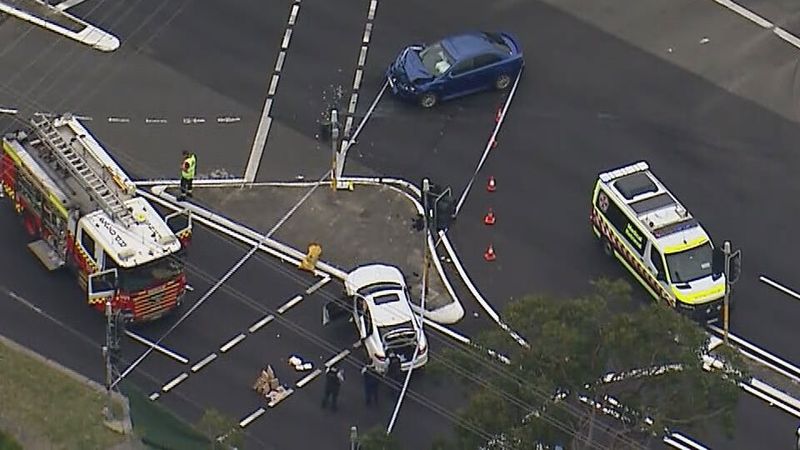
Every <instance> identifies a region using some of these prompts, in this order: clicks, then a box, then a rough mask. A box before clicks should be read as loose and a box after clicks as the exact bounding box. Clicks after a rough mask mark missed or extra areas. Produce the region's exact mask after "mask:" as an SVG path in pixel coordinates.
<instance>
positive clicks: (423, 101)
mask: <svg viewBox="0 0 800 450" xmlns="http://www.w3.org/2000/svg"><path fill="white" fill-rule="evenodd" d="M438 102H439V99H438V98H436V94H434V93H432V92H426V93H424V94H422V95H420V96H419V105H420V106H422V107H423V108H426V109H428V108H433V107H434V106H436V103H438Z"/></svg>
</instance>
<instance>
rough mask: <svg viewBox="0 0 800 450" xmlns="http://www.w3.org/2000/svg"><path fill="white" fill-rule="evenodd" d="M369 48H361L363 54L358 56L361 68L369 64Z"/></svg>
mask: <svg viewBox="0 0 800 450" xmlns="http://www.w3.org/2000/svg"><path fill="white" fill-rule="evenodd" d="M367 48H368V47H367V46H366V45H362V46H361V52H359V54H358V65H359V67H364V64H366V63H367Z"/></svg>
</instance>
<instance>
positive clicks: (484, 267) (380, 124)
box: [357, 2, 800, 448]
mask: <svg viewBox="0 0 800 450" xmlns="http://www.w3.org/2000/svg"><path fill="white" fill-rule="evenodd" d="M552 3H554V4H556V6H557V7H551V6H549V5H546V4H543V3H541V2H527V3H524V4H521V3H513V4H512V3H510V2H509V3H503V4H491V5H490V4H483V3H479V2H475V4H472V3H470V4H465V5H463V6H462V8H459V11H456V12H453V11H452V10H451V9H448V8H447V7H446V6H444V5H440V6H431V5H427V8H429V9H431V10H432V11H428V13H427V14H428V15H429V16H431V17H437V18H439V19H440V20H439V21H437V25H440V26H438V27H437V29H436V30H435V31H434V32H433V33H431V32H430V31H429V30H427V29H426V27H425V25H424V23H425V22H423V23H422V24H420V23H419V22H414V21H412V20H411V19H410V18H408V19H405V20H404V19H402V18H403V17H408V15H410V14H411V13H408V12H407V11H415V12H416V11H418V10H417V9H416V8H414V7H411V8H408V5H403V6H402V7H400V6H399V5H395V7H392V5H390V4H386V5H382V6H383V7H384V9H382V10H381V13H382V14H383V15H382V16H380V17H379V20H378V21H377V22H378V23H377V24H376V29H377V30H378V31H377V35H376V39H375V41H374V44H373V45H372V47H371V55H372V56H373V57H374V58H373V59H372V60H371V62H372V65H371V66H370V71H371V72H372V76H371V77H368V78H367V79H368V80H370V82H371V83H372V88H373V90H374V91H376V90H377V86H378V85H379V83H380V81H379V73H380V69H381V63H382V62H383V64H385V61H389V60H391V56H392V54H393V53H394V52H396V51H397V48H399V42H397V41H393V40H391V38H392V37H393V36H403V38H404V39H405V41H404V42H410V41H413V40H415V39H423V40H425V39H430V38H432V37H436V36H440V35H444V34H447V33H448V32H450V31H451V29H450V28H449V26H450V27H452V28H453V30H455V29H469V28H501V29H509V30H511V31H513V32H514V33H516V34H517V35H518V36H519V37H520V39H521V41H522V42H523V45H524V47H525V50H526V55H527V69H526V72H525V73H524V74H523V78H522V81H521V84H520V87H519V90H518V92H517V94H516V96H515V98H514V100H513V104H512V105H511V109H510V111H509V115H508V117H507V121H506V123H505V124H504V126H503V129H502V131H501V134H500V136H499V145H498V147H497V148H496V149H494V150H492V151H491V153H490V156H489V158H488V160H487V163H486V165H485V166H484V167H482V168H481V171H480V172H479V173H478V174H477V181H476V186H475V189H473V191H472V193H471V194H470V196H469V197H468V201H467V202H466V203H465V207H464V209H463V211H462V213H461V216H460V218H459V221H458V222H457V224H456V226H455V227H454V228H453V229H452V231H451V233H450V235H451V237H452V238H453V239H454V241H455V243H456V247H457V250H458V251H459V254H460V255H461V256H462V258H463V261H464V262H465V264H466V266H467V268H468V270H469V272H470V274H471V275H472V276H473V277H474V279H475V280H476V283H477V285H478V286H480V288H481V289H482V291H483V292H484V293H485V294H486V296H487V298H489V299H491V301H492V302H493V303H494V304H495V305H496V306H498V307H501V306H502V305H503V304H504V303H505V302H506V301H507V300H508V299H509V298H512V297H518V296H521V295H525V294H526V293H529V292H531V291H536V292H540V291H548V292H551V293H553V294H556V295H580V294H582V293H584V292H586V291H587V290H588V288H589V285H588V281H589V279H591V278H593V277H596V276H624V272H623V271H622V270H621V269H620V268H619V267H617V266H616V264H613V263H611V262H608V261H605V260H604V259H603V258H602V257H601V253H600V251H599V249H598V246H597V245H596V243H595V242H594V240H593V238H592V236H591V233H590V232H589V227H588V224H587V215H588V210H589V206H590V205H589V197H590V192H591V188H592V185H593V182H594V180H595V177H596V174H597V173H598V172H600V171H603V170H606V169H609V168H613V167H617V166H619V165H623V164H626V163H629V162H633V161H637V160H647V161H649V162H650V164H651V167H652V168H653V169H654V171H655V172H656V173H657V174H658V175H659V176H660V177H662V179H663V180H664V181H665V182H666V183H667V185H668V186H669V187H670V188H671V189H673V190H674V192H675V193H676V194H677V195H678V196H679V198H681V199H682V200H683V202H684V203H685V204H686V205H688V207H689V208H690V210H692V211H693V212H694V214H695V215H696V216H698V217H699V218H700V220H701V221H702V222H703V223H704V225H705V226H706V227H707V229H708V230H709V231H710V232H711V234H712V236H714V237H715V238H716V239H717V240H722V239H730V240H731V241H733V243H734V246H735V247H738V248H742V250H743V254H744V265H745V266H744V275H743V279H742V280H741V281H740V282H739V284H738V285H737V286H736V294H735V297H736V302H737V309H736V310H735V311H734V314H733V317H732V324H733V325H732V327H733V331H734V332H735V333H738V334H739V335H741V336H743V337H745V338H747V339H750V340H752V341H754V342H755V343H757V344H759V345H761V346H763V347H765V348H767V349H768V350H770V351H773V352H775V353H777V354H779V355H781V356H782V357H784V358H787V359H788V360H790V361H797V360H798V357H800V353H798V350H797V346H796V345H794V344H795V341H796V339H795V337H796V331H795V328H796V327H794V317H795V315H796V314H797V311H798V308H800V305H798V304H796V300H795V299H792V298H791V297H789V296H786V295H785V294H780V293H778V292H777V291H775V290H773V289H772V288H769V287H767V286H766V285H764V284H763V283H760V282H759V281H758V277H759V276H760V275H762V274H764V275H767V276H770V277H771V278H773V279H775V280H778V281H779V282H783V283H786V284H787V285H789V286H792V281H793V276H792V272H791V267H792V266H793V264H792V262H791V261H792V259H791V257H790V256H789V255H791V254H793V250H795V247H796V246H797V244H796V239H793V238H792V234H791V231H790V230H791V229H790V228H789V227H787V226H786V225H785V224H787V223H792V219H793V215H796V211H795V209H794V208H791V207H787V206H786V205H785V201H781V200H782V199H784V198H793V197H794V196H795V195H796V193H797V187H796V185H795V184H796V183H794V182H793V181H794V177H793V176H792V175H793V172H792V171H793V168H794V167H795V166H796V163H797V157H796V152H795V151H794V147H795V146H796V142H797V139H798V137H800V136H798V128H797V124H796V121H795V120H796V110H795V107H794V105H793V104H794V103H796V100H797V98H796V94H795V90H794V78H793V77H794V75H793V73H791V72H789V71H785V70H782V69H781V70H775V68H776V67H778V68H783V67H787V66H788V67H794V66H795V65H796V62H795V60H796V56H795V55H796V52H797V51H798V49H796V48H794V47H792V46H790V45H788V44H787V43H786V42H783V41H781V40H779V39H776V38H773V37H772V36H771V35H770V34H769V33H767V32H765V31H763V30H761V31H759V30H758V29H757V28H756V27H754V26H753V25H752V24H749V23H748V22H747V21H745V20H744V19H742V18H741V17H739V16H737V15H735V14H732V13H731V12H730V11H728V10H726V9H723V8H720V7H718V6H717V5H716V4H715V3H713V2H706V3H702V2H679V3H672V4H671V5H670V7H669V8H665V7H664V6H663V4H661V5H659V4H657V2H640V3H637V5H636V7H635V8H631V10H630V11H629V10H628V6H627V5H626V6H622V5H619V4H618V3H616V2H600V3H598V4H595V5H594V6H593V7H587V6H586V5H585V2H552ZM765 3H766V2H762V5H763V4H765ZM462 11H469V17H472V18H477V19H474V20H469V18H465V17H461V14H464V15H466V14H467V13H461V12H462ZM586 11H589V12H586ZM404 14H405V16H404ZM576 16H578V17H576ZM443 17H447V19H446V21H443V20H444V19H442V18H443ZM381 18H383V21H382V20H381ZM786 22H789V23H790V22H791V20H783V21H782V22H781V23H786ZM398 24H402V25H401V26H402V28H403V32H402V34H401V33H400V32H397V31H395V30H396V28H397V27H398ZM671 25H674V26H675V28H671ZM654 26H660V27H663V28H657V29H658V30H659V32H658V33H653V27H654ZM678 26H681V27H683V28H678ZM704 36H710V39H711V41H710V42H711V43H709V44H701V43H700V41H701V40H702V38H703V37H704ZM695 39H696V40H695ZM691 41H693V42H691ZM690 42H691V44H690ZM679 44H680V46H679ZM670 45H672V46H674V47H675V48H674V49H672V47H670ZM703 45H708V47H703ZM669 49H672V53H676V52H679V55H675V56H674V57H673V56H670V51H669ZM376 55H377V56H376ZM716 58H719V59H720V60H721V61H723V62H724V64H725V66H723V63H720V62H715V61H716ZM770 71H771V72H772V73H769V74H768V76H764V77H761V78H759V77H758V76H757V75H759V74H762V73H766V72H770ZM753 74H755V75H753ZM758 80H760V83H758ZM787 92H788V95H787ZM501 101H502V97H501V96H500V95H498V94H494V93H488V94H483V95H480V96H476V97H474V98H470V99H465V100H463V101H457V102H454V103H451V104H448V105H444V106H443V107H442V108H440V109H437V110H436V111H434V112H432V113H431V112H426V111H418V110H415V109H413V108H410V107H407V106H405V105H401V104H398V102H396V101H395V100H393V99H391V98H387V99H382V100H381V103H380V104H379V107H378V108H377V110H376V114H375V116H374V118H373V119H371V120H370V122H369V123H368V125H367V127H366V128H365V131H364V133H363V134H362V136H361V137H360V139H359V145H358V147H357V149H358V153H357V157H358V158H359V161H360V162H362V163H363V164H365V165H366V166H367V167H369V168H371V169H372V170H374V171H377V172H378V173H380V174H386V175H401V176H402V177H403V178H406V179H409V180H418V179H420V178H422V177H423V176H429V177H430V178H431V179H432V180H434V181H437V182H443V183H447V184H450V185H451V186H453V187H454V188H455V189H456V190H459V189H460V188H463V186H464V185H465V184H466V183H467V181H468V180H469V179H470V177H471V176H472V174H473V171H474V168H475V164H477V161H478V160H479V158H480V155H481V152H482V151H483V148H484V145H485V144H486V141H487V140H488V137H489V134H490V130H491V127H492V126H493V125H494V123H493V121H492V118H493V117H494V113H495V111H496V108H497V107H498V106H499V105H500V104H501ZM362 106H363V105H362ZM411 130H413V131H411ZM489 175H493V176H495V177H496V179H497V185H498V188H497V192H495V193H491V194H490V193H487V192H486V190H485V189H484V186H485V183H486V179H487V177H488V176H489ZM489 207H492V208H493V209H494V211H495V213H496V214H497V217H498V219H497V224H496V225H495V226H494V227H493V228H492V229H488V228H487V227H485V226H484V225H483V224H482V223H481V218H482V216H483V215H484V214H485V213H486V211H487V208H489ZM489 243H492V244H493V245H494V249H495V250H496V252H497V254H498V259H497V261H496V262H494V263H492V264H488V263H486V262H484V261H483V260H482V254H483V252H484V251H485V248H486V246H487V245H488V244H489ZM642 297H643V301H646V300H644V295H642ZM766 324H769V325H766ZM778 415H779V414H776V413H771V412H767V411H766V410H765V409H763V408H762V409H758V408H745V409H744V411H743V413H742V417H746V418H743V419H741V420H744V421H747V422H748V426H752V427H754V428H755V427H756V426H758V427H760V429H763V430H766V429H768V428H769V427H770V426H772V425H771V424H774V423H775V422H776V421H780V420H779V419H777V417H776V416H778ZM787 422H789V423H791V422H793V421H792V420H788V421H787ZM768 424H769V425H768ZM762 426H763V427H762ZM792 432H793V427H786V428H784V429H783V431H782V432H775V433H765V434H764V435H762V438H763V439H767V440H768V441H769V440H770V439H774V440H775V442H774V444H775V445H769V444H770V443H771V442H765V441H761V445H765V446H768V447H774V448H777V447H779V446H781V444H779V442H784V443H785V442H786V436H788V435H791V434H792ZM714 439H715V441H713V442H709V443H710V444H711V445H712V446H713V447H715V448H723V447H724V448H729V447H730V446H735V447H738V448H750V447H748V446H747V445H744V443H745V442H746V441H738V440H737V441H736V442H735V443H731V442H728V441H723V440H718V439H722V438H719V437H715V438H714ZM743 439H744V438H743Z"/></svg>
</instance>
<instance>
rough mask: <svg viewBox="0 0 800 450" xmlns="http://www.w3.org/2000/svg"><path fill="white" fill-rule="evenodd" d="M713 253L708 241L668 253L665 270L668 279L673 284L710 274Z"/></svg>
mask: <svg viewBox="0 0 800 450" xmlns="http://www.w3.org/2000/svg"><path fill="white" fill-rule="evenodd" d="M713 254H714V251H713V249H712V248H711V243H709V242H706V243H705V244H703V245H700V246H697V247H694V248H690V249H689V250H684V251H682V252H678V253H668V254H667V270H668V271H669V277H670V281H672V282H673V283H675V284H681V283H688V282H690V281H694V280H698V279H700V278H705V277H707V276H709V275H711V274H712V268H711V260H712V258H713Z"/></svg>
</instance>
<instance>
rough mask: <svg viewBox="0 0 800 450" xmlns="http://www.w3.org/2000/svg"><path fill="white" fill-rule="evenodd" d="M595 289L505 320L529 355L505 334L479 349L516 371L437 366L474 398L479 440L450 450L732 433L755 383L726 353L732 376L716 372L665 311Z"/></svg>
mask: <svg viewBox="0 0 800 450" xmlns="http://www.w3.org/2000/svg"><path fill="white" fill-rule="evenodd" d="M592 284H593V286H594V290H593V292H592V293H591V294H590V295H588V296H585V297H583V298H577V299H568V300H563V299H556V298H552V297H549V296H541V295H540V296H528V297H525V298H523V299H521V300H517V301H514V302H512V303H510V304H509V305H508V307H507V308H506V310H505V312H504V313H505V314H504V319H505V321H506V322H507V323H508V325H509V326H510V327H511V328H512V329H513V330H515V331H517V332H518V333H520V334H521V335H523V336H524V337H525V339H526V340H527V342H528V343H529V344H530V347H529V348H525V347H522V346H520V345H518V344H517V343H515V342H514V341H512V340H511V339H509V336H508V333H507V332H505V331H502V330H492V331H489V332H487V333H486V334H484V335H481V336H480V337H479V338H478V339H477V340H476V342H477V343H478V345H479V346H482V347H484V348H490V349H494V350H496V351H498V352H500V353H501V354H502V355H505V356H507V357H508V358H509V360H510V362H509V363H508V364H504V363H501V362H499V361H498V359H497V358H493V357H490V356H488V355H486V354H484V353H483V352H478V351H476V350H474V349H470V350H458V351H450V352H448V353H446V354H445V356H444V357H443V358H442V360H441V361H440V362H441V363H442V364H443V365H445V366H446V367H447V368H448V369H449V370H451V371H454V372H456V373H457V374H459V375H461V377H462V378H463V379H464V381H465V382H466V383H468V385H469V386H471V388H472V389H473V392H474V393H473V395H472V396H471V399H470V401H469V404H468V405H467V406H466V407H465V408H464V409H463V411H462V412H461V416H460V417H461V419H462V421H463V423H462V427H463V428H464V429H465V430H467V431H471V432H459V433H456V436H457V437H456V438H455V441H454V442H451V445H450V447H451V448H456V449H476V448H483V449H503V450H516V449H519V450H522V449H530V448H535V447H534V446H535V444H536V443H542V444H547V445H551V446H552V445H556V444H559V445H562V446H564V447H566V448H575V449H582V448H593V447H594V446H596V445H600V446H602V447H610V448H639V447H640V446H641V445H643V444H644V443H646V441H648V440H651V439H660V435H661V434H662V432H663V430H664V429H665V428H666V429H671V428H673V427H677V428H679V429H680V430H681V431H685V432H691V431H693V430H697V429H700V428H704V427H707V426H710V425H722V426H723V429H725V430H726V431H727V432H729V433H731V432H732V419H733V410H734V408H735V406H736V403H737V400H738V395H739V392H740V391H739V388H738V387H737V385H736V383H737V382H738V381H741V380H742V379H743V378H744V377H745V376H746V374H745V371H744V370H743V369H742V367H744V365H743V363H742V361H741V360H740V359H739V358H738V357H737V355H736V354H735V353H733V352H729V353H726V369H727V370H725V371H724V372H708V371H706V370H704V369H703V362H704V360H703V357H704V356H707V344H708V339H709V337H708V335H707V334H706V333H705V332H704V330H703V329H702V327H700V326H699V324H697V323H696V322H693V321H691V320H690V319H688V318H686V317H684V316H682V315H680V314H678V313H676V312H675V311H673V310H672V309H670V308H667V307H665V306H662V305H648V306H645V307H640V305H637V304H636V303H634V301H633V300H632V298H631V293H632V289H631V287H630V285H628V284H627V283H625V282H624V281H609V280H605V279H601V280H598V281H595V282H593V283H592ZM592 402H598V403H595V406H596V407H592V406H590V404H592ZM602 408H606V409H607V411H610V412H611V414H613V415H609V414H606V413H604V412H603V410H602ZM609 408H610V409H609Z"/></svg>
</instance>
